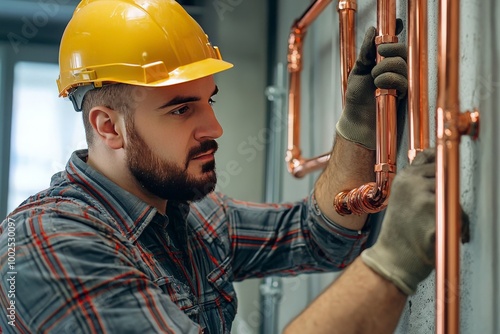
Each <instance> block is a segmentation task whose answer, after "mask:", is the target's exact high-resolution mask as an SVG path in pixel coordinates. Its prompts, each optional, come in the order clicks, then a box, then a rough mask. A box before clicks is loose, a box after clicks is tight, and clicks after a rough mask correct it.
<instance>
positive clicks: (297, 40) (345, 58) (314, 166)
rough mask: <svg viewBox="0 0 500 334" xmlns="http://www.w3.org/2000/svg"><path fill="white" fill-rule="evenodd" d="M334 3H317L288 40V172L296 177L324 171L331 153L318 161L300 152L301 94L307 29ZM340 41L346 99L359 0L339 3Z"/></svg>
mask: <svg viewBox="0 0 500 334" xmlns="http://www.w3.org/2000/svg"><path fill="white" fill-rule="evenodd" d="M330 2H331V0H316V1H315V2H314V3H312V4H311V5H310V6H309V8H308V9H307V10H306V11H305V12H304V14H303V15H302V16H301V17H300V18H299V19H297V20H296V21H295V23H294V24H293V26H292V28H291V32H290V37H289V39H288V72H289V74H290V78H289V80H290V84H289V85H290V87H289V93H288V101H289V103H288V149H287V153H286V162H287V168H288V171H289V172H290V173H291V174H292V175H293V176H295V177H298V178H300V177H303V176H305V175H306V174H308V173H310V172H313V171H315V170H318V169H321V168H323V167H324V166H325V165H326V163H327V162H328V160H329V159H330V154H329V153H326V154H323V155H320V156H318V157H315V158H311V159H305V158H304V157H302V153H301V149H300V94H301V93H300V92H301V81H300V74H301V71H302V47H303V43H304V37H305V34H306V32H307V28H308V27H309V26H310V25H311V24H312V22H313V21H314V20H315V19H316V18H317V17H318V15H319V14H320V13H321V12H322V11H323V10H324V9H325V8H326V7H327V6H328V5H329V4H330ZM338 11H339V16H340V22H339V26H340V36H341V37H340V39H341V45H340V49H341V65H342V68H341V71H342V97H343V99H344V97H345V89H346V87H347V77H348V75H349V73H350V70H351V69H352V67H353V66H354V61H355V58H356V52H355V42H354V36H355V21H354V18H355V16H354V13H355V11H356V1H355V0H349V1H346V0H341V1H339V7H338Z"/></svg>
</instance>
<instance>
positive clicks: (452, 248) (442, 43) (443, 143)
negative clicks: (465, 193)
mask: <svg viewBox="0 0 500 334" xmlns="http://www.w3.org/2000/svg"><path fill="white" fill-rule="evenodd" d="M439 10H440V12H439V23H440V24H439V28H438V97H437V111H436V117H437V119H436V122H437V124H436V141H437V156H436V166H437V167H436V168H437V170H436V224H437V226H436V302H437V319H436V329H437V333H439V334H444V333H458V332H459V313H460V312H459V311H460V309H459V283H460V281H459V261H460V253H459V246H460V245H459V238H460V207H459V189H458V184H459V175H460V171H459V150H458V149H459V143H460V133H459V131H458V127H457V122H456V121H457V120H458V116H459V107H460V103H459V97H458V83H459V55H460V50H459V31H460V30H459V29H460V22H459V16H460V13H459V1H455V0H440V2H439Z"/></svg>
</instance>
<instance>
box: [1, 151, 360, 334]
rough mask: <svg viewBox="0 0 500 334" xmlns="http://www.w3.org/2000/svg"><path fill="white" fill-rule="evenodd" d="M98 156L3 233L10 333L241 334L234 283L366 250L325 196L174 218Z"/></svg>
mask: <svg viewBox="0 0 500 334" xmlns="http://www.w3.org/2000/svg"><path fill="white" fill-rule="evenodd" d="M86 156H87V151H86V150H82V151H77V152H75V153H73V155H72V157H71V158H70V160H69V162H68V164H67V166H66V169H65V171H62V172H60V173H58V174H55V175H54V176H53V178H52V182H51V186H50V187H49V188H48V189H46V190H44V191H42V192H40V193H38V194H36V195H34V196H32V197H30V198H29V199H27V200H26V201H25V202H23V203H22V204H21V205H20V206H19V207H18V208H17V209H16V210H15V211H14V212H12V213H11V214H10V215H9V216H8V217H7V218H6V219H5V220H4V221H3V222H2V224H1V225H0V273H1V277H2V281H1V283H0V306H1V308H2V311H3V312H2V313H1V315H0V325H1V328H2V329H3V331H4V332H6V333H35V332H36V333H38V332H43V333H71V334H76V333H120V334H123V333H141V334H142V333H230V331H231V323H232V321H233V319H234V317H235V314H236V308H237V299H236V294H235V290H234V287H233V282H234V281H240V280H243V279H246V278H256V277H264V276H267V275H295V274H299V273H307V272H322V271H335V270H340V269H342V268H344V267H345V266H346V265H347V264H349V263H350V262H352V261H353V260H354V258H355V257H356V256H357V255H358V254H359V253H360V251H361V250H362V248H363V247H364V245H365V243H366V239H367V233H368V232H367V231H364V230H363V231H353V230H348V229H345V228H342V227H340V226H338V225H336V224H335V223H333V222H332V221H329V220H328V219H327V218H326V217H324V216H323V214H322V213H321V212H320V210H319V208H318V206H317V204H316V202H315V199H314V195H313V194H311V195H310V196H308V197H307V198H305V199H303V200H301V201H298V202H296V203H283V204H257V203H248V202H242V201H237V200H234V199H231V198H229V197H227V196H224V195H222V194H220V193H217V192H214V193H211V194H210V195H209V196H207V197H206V198H205V199H203V200H201V201H199V202H196V203H189V204H188V203H175V202H172V201H169V202H168V204H167V212H166V215H162V214H160V213H159V212H158V211H157V210H156V209H155V208H154V207H152V206H149V205H147V204H146V203H144V202H143V201H141V200H139V199H138V198H137V197H135V196H133V195H132V194H130V193H128V192H126V191H124V190H123V189H121V188H119V187H118V186H117V185H116V184H114V183H113V182H111V181H110V180H109V179H107V178H106V177H104V176H103V175H101V174H100V173H98V172H97V171H96V170H94V169H93V168H91V167H90V166H89V165H87V164H86V163H85V161H86ZM9 238H10V239H9ZM12 283H14V284H12ZM12 305H14V308H15V310H14V311H13V309H12ZM9 308H10V309H9ZM12 319H14V320H12Z"/></svg>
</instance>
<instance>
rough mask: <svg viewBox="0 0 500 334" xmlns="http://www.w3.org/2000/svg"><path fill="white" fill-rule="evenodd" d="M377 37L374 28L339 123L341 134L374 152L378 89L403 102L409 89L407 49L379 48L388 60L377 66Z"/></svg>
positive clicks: (350, 82) (349, 83)
mask: <svg viewBox="0 0 500 334" xmlns="http://www.w3.org/2000/svg"><path fill="white" fill-rule="evenodd" d="M402 29H403V24H402V21H401V20H400V19H398V21H397V28H396V34H399V33H400V32H401V31H402ZM376 34H377V31H376V29H375V28H374V27H370V28H369V29H368V30H367V31H366V34H365V38H364V40H363V44H362V45H361V49H360V51H359V55H358V59H357V60H356V63H355V64H354V67H353V69H352V70H351V72H350V74H349V79H348V80H347V91H346V101H345V106H344V110H343V112H342V115H341V117H340V120H339V121H338V122H337V134H339V135H340V136H342V137H343V138H345V139H347V140H349V141H352V142H355V143H358V144H360V145H362V146H364V147H366V148H368V149H371V150H375V149H376V132H375V131H376V124H375V123H376V101H375V89H376V88H384V89H396V90H397V91H398V101H400V100H402V99H403V98H404V97H405V96H406V91H407V88H408V66H407V64H406V57H407V48H406V45H404V44H400V43H389V44H381V45H379V46H378V53H379V54H380V55H381V56H382V57H385V58H384V59H383V60H382V61H381V62H380V63H378V64H376V52H377V48H376V46H375V36H376Z"/></svg>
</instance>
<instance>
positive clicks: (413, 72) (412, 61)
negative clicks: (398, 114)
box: [407, 0, 429, 162]
mask: <svg viewBox="0 0 500 334" xmlns="http://www.w3.org/2000/svg"><path fill="white" fill-rule="evenodd" d="M407 24H408V123H409V129H408V132H409V149H408V160H409V161H410V162H412V161H413V159H414V158H415V156H416V154H417V152H419V151H422V150H424V149H426V148H427V147H429V111H428V110H429V102H428V94H429V89H428V65H427V64H428V60H427V55H428V47H427V40H428V38H427V0H409V1H408V23H407Z"/></svg>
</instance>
